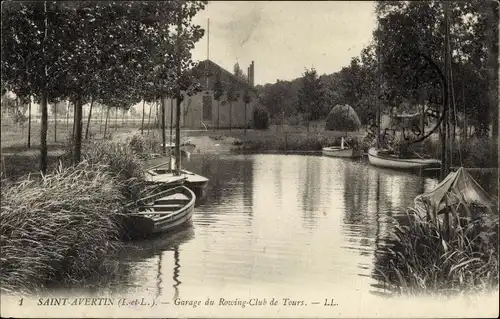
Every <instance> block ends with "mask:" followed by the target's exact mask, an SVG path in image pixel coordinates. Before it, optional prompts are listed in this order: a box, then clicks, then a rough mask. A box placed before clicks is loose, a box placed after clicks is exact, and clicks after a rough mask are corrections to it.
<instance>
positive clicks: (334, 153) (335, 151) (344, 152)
mask: <svg viewBox="0 0 500 319" xmlns="http://www.w3.org/2000/svg"><path fill="white" fill-rule="evenodd" d="M322 153H323V155H325V156H331V157H344V158H354V157H360V156H361V155H362V151H361V150H356V149H354V148H353V147H351V146H349V145H344V138H343V137H342V142H341V145H340V146H329V147H323V149H322Z"/></svg>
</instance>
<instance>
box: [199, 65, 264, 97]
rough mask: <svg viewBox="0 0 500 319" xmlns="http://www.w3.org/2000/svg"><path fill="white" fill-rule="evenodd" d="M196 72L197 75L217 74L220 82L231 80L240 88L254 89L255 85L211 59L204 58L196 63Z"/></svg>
mask: <svg viewBox="0 0 500 319" xmlns="http://www.w3.org/2000/svg"><path fill="white" fill-rule="evenodd" d="M196 70H197V71H198V72H201V74H200V73H198V76H199V77H201V78H202V77H204V76H205V74H208V75H209V76H217V75H219V76H220V77H221V81H222V82H228V81H232V82H233V83H234V84H236V86H237V88H238V89H240V90H250V91H256V89H255V87H253V86H252V85H250V83H248V82H247V81H245V80H244V79H242V78H240V77H238V76H236V75H234V74H232V73H231V72H229V71H227V70H226V69H224V68H223V67H221V66H220V65H218V64H217V63H215V62H213V61H212V60H209V59H207V60H204V61H201V62H200V63H198V66H197V68H196Z"/></svg>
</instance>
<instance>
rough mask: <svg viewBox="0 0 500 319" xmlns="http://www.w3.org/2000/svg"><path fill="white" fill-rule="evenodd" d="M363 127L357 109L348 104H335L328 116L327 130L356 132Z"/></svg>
mask: <svg viewBox="0 0 500 319" xmlns="http://www.w3.org/2000/svg"><path fill="white" fill-rule="evenodd" d="M360 128H361V121H360V119H359V117H358V114H356V111H354V109H353V108H352V107H351V106H350V105H348V104H345V105H340V104H337V105H335V106H334V107H333V108H332V110H331V111H330V113H328V116H327V117H326V124H325V130H327V131H348V132H354V131H358V130H359V129H360Z"/></svg>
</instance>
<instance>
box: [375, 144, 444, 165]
mask: <svg viewBox="0 0 500 319" xmlns="http://www.w3.org/2000/svg"><path fill="white" fill-rule="evenodd" d="M368 161H369V162H370V164H372V165H373V166H378V167H385V168H393V169H415V168H431V167H439V166H441V161H439V160H437V159H432V158H420V157H418V156H416V155H415V156H414V157H401V156H398V155H396V154H391V152H390V151H389V150H385V149H377V148H375V147H371V148H370V149H368Z"/></svg>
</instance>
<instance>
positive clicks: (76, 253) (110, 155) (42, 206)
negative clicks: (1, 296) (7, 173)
mask: <svg viewBox="0 0 500 319" xmlns="http://www.w3.org/2000/svg"><path fill="white" fill-rule="evenodd" d="M139 150H141V151H142V152H144V153H147V152H149V150H148V149H147V143H145V141H143V139H142V138H141V137H137V136H135V137H133V138H131V139H127V140H125V141H99V142H94V143H90V144H88V145H86V146H85V147H84V149H83V159H84V160H83V161H82V162H81V163H80V164H78V165H76V166H70V165H69V164H67V161H66V160H65V159H66V156H65V155H63V156H61V161H60V163H59V165H58V166H57V168H56V169H54V170H52V171H50V172H49V174H47V175H46V176H43V177H41V176H40V175H35V176H31V177H29V176H24V177H21V178H19V179H17V180H16V181H7V182H6V183H4V185H3V187H2V189H1V197H2V203H1V215H0V219H1V222H0V245H1V250H2V256H1V257H0V268H1V269H2V272H1V275H0V279H1V282H2V287H1V289H2V291H4V292H28V291H33V290H37V289H41V288H43V287H45V286H50V285H53V284H58V285H60V284H62V285H65V284H74V283H80V282H81V281H82V282H83V281H85V280H87V279H89V278H91V277H93V276H95V275H96V274H99V273H103V272H109V271H110V267H112V266H113V265H112V263H109V256H111V255H112V254H113V252H115V251H116V250H117V249H119V248H120V245H119V244H118V242H119V241H117V240H118V239H119V237H118V236H119V233H120V229H119V224H118V223H117V222H116V221H117V216H118V214H119V213H121V208H122V207H123V204H125V203H128V202H130V200H133V199H135V198H137V197H139V196H142V195H143V194H145V193H147V192H148V191H149V190H150V189H149V187H148V186H146V185H145V184H144V178H143V177H144V163H143V160H142V159H141V155H143V154H141V153H140V152H138V151H139ZM33 164H35V163H33ZM34 167H36V165H34Z"/></svg>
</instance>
